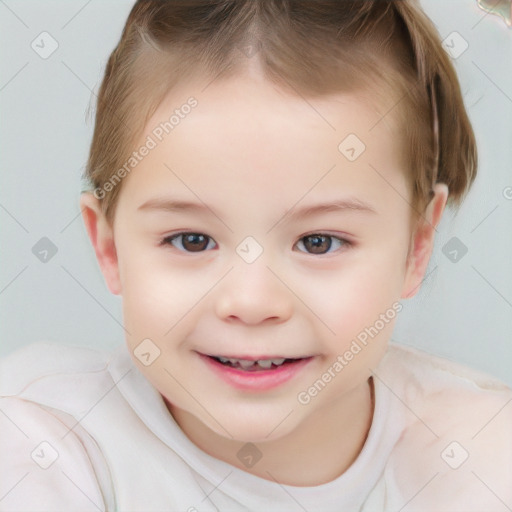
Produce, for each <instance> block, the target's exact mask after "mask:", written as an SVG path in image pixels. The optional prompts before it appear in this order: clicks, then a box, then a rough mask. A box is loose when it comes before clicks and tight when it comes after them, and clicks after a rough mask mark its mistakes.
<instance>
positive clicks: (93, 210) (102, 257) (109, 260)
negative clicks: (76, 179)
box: [80, 192, 121, 295]
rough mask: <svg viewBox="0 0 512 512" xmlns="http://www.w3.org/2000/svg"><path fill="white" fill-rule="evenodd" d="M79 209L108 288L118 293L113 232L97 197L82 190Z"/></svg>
mask: <svg viewBox="0 0 512 512" xmlns="http://www.w3.org/2000/svg"><path fill="white" fill-rule="evenodd" d="M80 210H81V211H82V218H83V220H84V224H85V228H86V229H87V234H88V235H89V238H90V239H91V243H92V246H93V247H94V252H95V253H96V258H97V260H98V263H99V266H100V269H101V272H102V274H103V277H104V278H105V282H106V283H107V286H108V289H109V290H110V291H111V292H112V293H113V294H114V295H120V294H121V280H120V279H119V266H118V260H117V252H116V247H115V244H114V232H113V229H112V227H111V226H110V225H109V223H108V222H107V219H106V217H105V215H104V214H103V212H102V210H101V207H100V202H99V199H97V198H96V197H95V196H94V195H93V194H92V193H90V192H83V193H82V195H81V196H80Z"/></svg>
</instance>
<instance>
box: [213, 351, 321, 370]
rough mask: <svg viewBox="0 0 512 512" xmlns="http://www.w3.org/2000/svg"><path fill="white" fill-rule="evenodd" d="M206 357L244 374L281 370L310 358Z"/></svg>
mask: <svg viewBox="0 0 512 512" xmlns="http://www.w3.org/2000/svg"><path fill="white" fill-rule="evenodd" d="M207 357H209V358H211V359H214V360H215V361H217V362H219V363H220V364H222V365H224V366H227V367H230V368H235V369H239V370H244V371H246V372H258V371H265V370H275V369H276V368H282V367H284V366H289V365H292V364H294V363H297V362H299V361H303V360H304V359H311V357H299V358H271V359H255V360H251V359H236V358H229V357H222V356H210V355H208V356H207Z"/></svg>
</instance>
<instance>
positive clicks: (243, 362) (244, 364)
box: [234, 359, 254, 369]
mask: <svg viewBox="0 0 512 512" xmlns="http://www.w3.org/2000/svg"><path fill="white" fill-rule="evenodd" d="M234 361H237V359H234ZM238 363H239V364H240V366H241V367H242V368H244V369H245V368H250V367H251V366H252V365H253V364H254V361H249V360H248V359H238Z"/></svg>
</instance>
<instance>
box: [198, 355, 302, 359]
mask: <svg viewBox="0 0 512 512" xmlns="http://www.w3.org/2000/svg"><path fill="white" fill-rule="evenodd" d="M203 355H205V356H209V357H225V358H226V359H244V360H246V361H261V360H262V359H306V358H308V357H311V356H293V357H290V356H283V355H275V356H274V355H268V354H266V355H260V356H254V355H225V354H203Z"/></svg>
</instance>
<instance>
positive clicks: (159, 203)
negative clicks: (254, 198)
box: [137, 197, 377, 219]
mask: <svg viewBox="0 0 512 512" xmlns="http://www.w3.org/2000/svg"><path fill="white" fill-rule="evenodd" d="M137 210H143V211H144V210H150V211H151V210H153V211H154V210H157V211H165V212H169V213H181V212H192V213H198V214H206V213H208V212H211V213H213V214H214V215H215V216H216V217H218V215H217V214H216V213H215V210H213V209H212V208H210V207H209V206H208V205H207V204H205V203H194V202H191V201H182V200H177V199H172V198H164V197H155V198H153V199H149V200H148V201H146V202H145V203H144V204H142V205H141V206H139V207H138V208H137ZM346 211H349V212H357V213H372V214H377V210H376V209H375V208H374V207H373V206H371V205H370V204H368V203H365V202H364V201H361V200H360V199H357V198H345V199H338V200H335V201H332V202H329V203H321V204H314V205H310V206H304V207H302V208H295V207H292V208H290V209H289V210H288V211H287V212H286V213H284V214H283V216H282V217H283V218H285V217H288V218H289V219H291V218H293V219H299V218H304V217H309V216H311V215H318V214H321V213H328V212H346Z"/></svg>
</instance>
